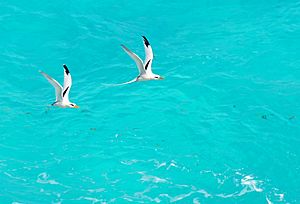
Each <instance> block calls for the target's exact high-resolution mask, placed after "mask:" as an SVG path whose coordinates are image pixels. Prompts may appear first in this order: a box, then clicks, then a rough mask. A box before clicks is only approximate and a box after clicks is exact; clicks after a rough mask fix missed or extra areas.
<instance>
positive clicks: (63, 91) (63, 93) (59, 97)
mask: <svg viewBox="0 0 300 204" xmlns="http://www.w3.org/2000/svg"><path fill="white" fill-rule="evenodd" d="M63 67H64V87H62V86H61V85H60V84H59V83H58V82H57V81H56V80H55V79H53V78H52V77H50V76H49V75H48V74H46V73H45V72H42V71H40V73H41V74H42V75H43V76H44V77H45V78H46V79H47V80H48V81H49V82H50V84H52V86H54V88H55V95H56V100H55V102H54V103H52V105H53V106H58V107H61V108H79V106H77V105H76V104H75V103H71V102H70V101H69V93H70V89H71V86H72V77H71V74H70V71H69V69H68V67H67V66H66V65H65V64H64V65H63Z"/></svg>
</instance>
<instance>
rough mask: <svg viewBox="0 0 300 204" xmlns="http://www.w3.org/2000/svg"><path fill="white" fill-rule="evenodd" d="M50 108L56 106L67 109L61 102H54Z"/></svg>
mask: <svg viewBox="0 0 300 204" xmlns="http://www.w3.org/2000/svg"><path fill="white" fill-rule="evenodd" d="M52 106H57V107H60V108H67V107H68V106H67V104H65V103H63V102H60V101H58V102H54V103H53V104H52Z"/></svg>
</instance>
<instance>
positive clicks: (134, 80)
mask: <svg viewBox="0 0 300 204" xmlns="http://www.w3.org/2000/svg"><path fill="white" fill-rule="evenodd" d="M136 81H137V79H136V78H134V79H132V80H130V81H127V82H124V83H121V84H106V85H107V86H122V85H126V84H131V83H134V82H136Z"/></svg>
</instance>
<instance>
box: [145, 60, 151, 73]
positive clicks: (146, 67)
mask: <svg viewBox="0 0 300 204" xmlns="http://www.w3.org/2000/svg"><path fill="white" fill-rule="evenodd" d="M150 61H151V59H149V60H148V62H147V63H146V66H145V70H147V69H148V65H149V63H150Z"/></svg>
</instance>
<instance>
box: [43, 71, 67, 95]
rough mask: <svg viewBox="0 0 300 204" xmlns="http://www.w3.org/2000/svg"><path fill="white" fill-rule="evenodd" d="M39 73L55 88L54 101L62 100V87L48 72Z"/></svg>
mask: <svg viewBox="0 0 300 204" xmlns="http://www.w3.org/2000/svg"><path fill="white" fill-rule="evenodd" d="M40 73H41V74H42V75H43V76H44V77H45V78H46V79H47V80H48V81H49V82H50V84H52V86H53V87H54V88H55V95H56V101H62V100H63V97H62V92H63V87H62V86H61V85H60V84H59V83H58V82H57V81H56V80H55V79H53V78H52V77H50V76H49V75H48V74H46V73H45V72H42V71H40Z"/></svg>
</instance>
